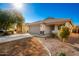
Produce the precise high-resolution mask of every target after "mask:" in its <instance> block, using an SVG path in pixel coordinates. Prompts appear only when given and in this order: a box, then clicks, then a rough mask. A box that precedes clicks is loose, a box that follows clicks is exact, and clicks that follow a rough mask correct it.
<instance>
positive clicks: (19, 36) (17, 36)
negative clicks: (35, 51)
mask: <svg viewBox="0 0 79 59" xmlns="http://www.w3.org/2000/svg"><path fill="white" fill-rule="evenodd" d="M28 37H32V35H30V34H29V33H25V34H14V35H9V36H1V37H0V43H3V42H8V41H13V40H19V39H22V38H28Z"/></svg>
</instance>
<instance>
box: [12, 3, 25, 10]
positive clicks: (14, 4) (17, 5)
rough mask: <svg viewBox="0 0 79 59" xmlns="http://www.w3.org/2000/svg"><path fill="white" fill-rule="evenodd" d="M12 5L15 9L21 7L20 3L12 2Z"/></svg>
mask: <svg viewBox="0 0 79 59" xmlns="http://www.w3.org/2000/svg"><path fill="white" fill-rule="evenodd" d="M12 5H13V6H14V8H15V9H22V7H23V4H22V3H13V4H12Z"/></svg>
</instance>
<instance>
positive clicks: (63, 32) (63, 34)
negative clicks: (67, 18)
mask: <svg viewBox="0 0 79 59" xmlns="http://www.w3.org/2000/svg"><path fill="white" fill-rule="evenodd" d="M69 34H70V31H69V28H67V27H65V26H63V27H61V29H60V30H59V33H58V35H59V37H60V38H61V39H62V40H63V42H64V41H65V40H66V39H67V38H68V36H69Z"/></svg>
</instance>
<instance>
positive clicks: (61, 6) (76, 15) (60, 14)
mask: <svg viewBox="0 0 79 59" xmlns="http://www.w3.org/2000/svg"><path fill="white" fill-rule="evenodd" d="M12 8H13V5H12V4H6V3H0V9H12ZM18 11H20V12H21V13H22V15H23V16H24V18H25V21H26V23H30V22H34V21H39V20H43V19H45V18H47V17H54V18H71V20H72V22H73V23H74V24H75V25H79V4H78V3H28V4H27V3H26V4H23V7H22V8H21V9H20V10H18Z"/></svg>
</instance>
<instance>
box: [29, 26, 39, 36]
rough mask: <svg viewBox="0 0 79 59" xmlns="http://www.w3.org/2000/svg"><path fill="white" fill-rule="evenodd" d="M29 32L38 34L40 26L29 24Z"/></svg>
mask: <svg viewBox="0 0 79 59" xmlns="http://www.w3.org/2000/svg"><path fill="white" fill-rule="evenodd" d="M29 32H30V33H32V34H40V26H39V25H38V26H37V25H35V26H30V30H29Z"/></svg>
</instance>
